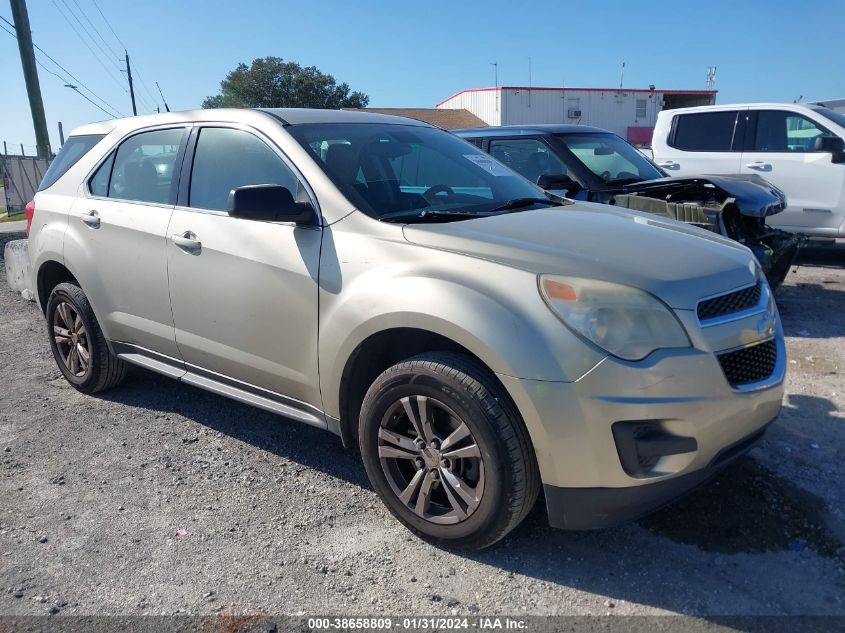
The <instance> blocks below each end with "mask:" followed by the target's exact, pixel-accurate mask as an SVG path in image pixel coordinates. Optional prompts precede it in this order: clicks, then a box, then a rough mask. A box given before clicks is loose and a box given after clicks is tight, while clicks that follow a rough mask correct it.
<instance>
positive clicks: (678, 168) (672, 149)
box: [655, 109, 746, 176]
mask: <svg viewBox="0 0 845 633" xmlns="http://www.w3.org/2000/svg"><path fill="white" fill-rule="evenodd" d="M745 114H746V109H742V110H713V111H707V112H690V113H682V112H681V113H678V114H675V115H674V116H673V117H672V127H671V129H670V132H669V136H668V138H667V140H666V147H665V148H661V150H660V155H659V156H658V155H657V154H655V156H656V158H655V162H656V163H657V164H658V165H659V166H660V167H661V168H663V169H664V170H666V173H667V174H669V175H670V176H690V175H698V174H727V175H735V174H739V173H740V161H741V159H742V140H743V133H744V120H745Z"/></svg>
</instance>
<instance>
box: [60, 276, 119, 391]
mask: <svg viewBox="0 0 845 633" xmlns="http://www.w3.org/2000/svg"><path fill="white" fill-rule="evenodd" d="M46 316H47V332H48V334H49V337H50V349H51V350H52V351H53V357H54V358H55V359H56V364H57V365H58V366H59V369H60V370H61V372H62V374H63V375H64V377H65V378H66V379H67V381H68V382H69V383H70V384H71V385H73V387H74V388H76V389H78V390H79V391H81V392H82V393H97V392H100V391H105V390H106V389H111V388H112V387H115V386H117V385H118V384H119V383H120V382H122V381H123V379H124V378H125V377H126V372H127V367H128V365H127V364H126V362H124V361H123V360H121V359H119V358H118V357H117V356H115V355H114V354H112V353H111V351H110V350H109V347H108V344H107V343H106V338H105V336H104V335H103V331H102V330H101V329H100V324H99V323H98V322H97V317H96V316H94V310H93V309H92V308H91V304H90V303H89V301H88V297H86V296H85V293H84V292H82V288H80V287H79V286H78V285H77V284H75V283H72V282H67V283H61V284H59V285H57V286H56V287H55V288H53V291H52V292H51V293H50V298H49V299H48V301H47V315H46Z"/></svg>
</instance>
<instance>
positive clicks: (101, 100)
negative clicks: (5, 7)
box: [0, 15, 126, 116]
mask: <svg viewBox="0 0 845 633" xmlns="http://www.w3.org/2000/svg"><path fill="white" fill-rule="evenodd" d="M0 20H2V21H3V22H5V23H6V24H8V25H9V26H10V27H12V29H15V25H14V24H12V23H11V22H10V21H9V20H7V19H6V18H4V17H3V16H2V15H0ZM15 30H16V29H15ZM6 32H7V33H8V31H6ZM10 35H12V37H15V38H16V37H17V35H16V34H14V33H10ZM32 45H33V46H34V47H35V49H36V50H37V51H38V52H39V53H41V54H42V55H44V56H45V57H46V58H47V59H49V60H50V61H51V62H53V64H55V65H56V67H58V68H60V69H61V70H62V71H63V72H64V73H65V74H67V75H69V76H70V77H71V79H73V80H74V82H76V83H77V84H79V85H80V86H82V87H83V88H84V89H85V90H87V91H88V92H89V93H90V94H91V95H92V96H93V97H94V98H95V99H97V100H98V101H100V102H101V103H103V104H104V105H106V106H108V107H109V108H111V109H112V110H113V111H114V112H117V113H118V114H119V115H120V116H126V115H124V114H123V113H122V112H121V111H120V110H118V109H117V108H115V107H114V106H113V105H111V104H110V103H109V102H108V101H106V100H105V99H103V98H102V97H101V96H100V95H98V94H97V93H96V92H94V91H93V90H91V88H89V87H88V86H87V85H85V83H84V82H83V81H82V80H81V79H80V78H79V77H77V76H76V75H74V74H73V73H72V72H71V71H69V70H68V69H67V68H65V67H64V66H62V65H61V64H60V63H59V62H58V61H56V59H55V58H54V57H53V56H52V55H50V54H49V53H48V52H47V51H45V50H44V49H43V48H41V47H40V46H39V45H38V44H36V43H35V42H33V43H32ZM45 70H47V72H50V71H49V70H48V69H46V68H45ZM62 80H63V81H65V82H66V83H67V80H65V79H64V78H63V79H62Z"/></svg>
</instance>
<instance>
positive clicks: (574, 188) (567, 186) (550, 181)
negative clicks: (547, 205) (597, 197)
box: [537, 174, 581, 194]
mask: <svg viewBox="0 0 845 633" xmlns="http://www.w3.org/2000/svg"><path fill="white" fill-rule="evenodd" d="M537 184H538V185H540V186H541V187H542V188H543V189H552V190H554V189H562V190H564V191H566V192H567V193H572V194H574V193H576V192H578V191H580V190H581V185H579V184H578V183H577V182H575V181H574V180H572V178H570V177H569V176H567V175H566V174H542V175H541V176H540V177H539V178H537Z"/></svg>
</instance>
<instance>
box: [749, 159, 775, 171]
mask: <svg viewBox="0 0 845 633" xmlns="http://www.w3.org/2000/svg"><path fill="white" fill-rule="evenodd" d="M745 166H746V167H748V169H761V170H763V171H770V170H771V169H772V164H771V163H767V162H766V161H763V160H755V161H754V162H753V163H747V164H746V165H745Z"/></svg>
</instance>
